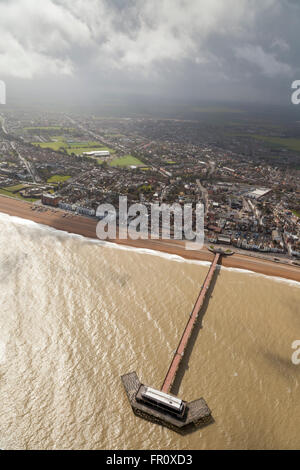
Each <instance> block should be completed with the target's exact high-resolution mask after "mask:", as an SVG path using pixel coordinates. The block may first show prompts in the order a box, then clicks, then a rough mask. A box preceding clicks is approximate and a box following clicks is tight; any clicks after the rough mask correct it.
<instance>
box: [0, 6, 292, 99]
mask: <svg viewBox="0 0 300 470" xmlns="http://www.w3.org/2000/svg"><path fill="white" fill-rule="evenodd" d="M299 21H300V6H299V3H298V2H296V1H292V0H263V1H259V0H226V1H224V0H126V1H125V0H89V1H86V0H43V1H42V2H36V1H34V0H0V37H1V44H0V78H5V79H6V80H9V79H10V78H13V79H17V80H18V83H22V82H24V81H26V84H27V86H28V83H29V84H30V83H31V84H32V85H33V86H34V84H35V85H37V84H38V85H39V86H40V85H41V84H42V83H43V82H44V83H46V82H47V81H48V82H52V83H53V81H54V82H55V84H56V85H55V86H59V84H61V86H62V87H66V88H68V89H69V90H73V89H74V90H77V91H78V90H80V93H84V90H85V91H87V90H88V93H89V94H91V95H92V94H93V93H95V94H97V93H99V92H103V91H105V90H109V91H111V92H113V91H118V92H119V93H120V92H122V91H123V92H124V93H125V92H139V93H145V94H155V95H166V96H169V97H183V98H184V97H187V98H192V97H194V98H196V99H203V98H205V99H206V98H210V99H225V98H227V99H232V100H236V99H240V100H253V99H257V100H260V99H266V100H271V101H274V102H275V101H282V102H286V101H287V100H288V99H289V88H290V84H291V82H292V81H293V80H295V79H297V78H298V79H299V78H300V68H299V65H300V64H299V57H300V54H299V52H300V40H299V39H300V33H299ZM24 83H25V82H24Z"/></svg>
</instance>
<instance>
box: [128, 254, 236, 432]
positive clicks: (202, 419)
mask: <svg viewBox="0 0 300 470" xmlns="http://www.w3.org/2000/svg"><path fill="white" fill-rule="evenodd" d="M211 251H213V250H211ZM223 254H224V255H225V254H227V253H223V252H221V251H220V250H215V251H214V259H213V261H212V263H211V265H210V268H209V270H208V273H207V275H206V278H205V280H204V283H203V285H202V287H201V289H200V293H199V295H198V298H197V300H196V303H195V305H194V308H193V310H192V313H191V314H190V317H189V319H188V322H187V324H186V326H185V329H184V331H183V334H182V336H181V339H180V341H179V344H178V346H177V349H176V351H175V353H174V356H173V359H172V361H171V364H170V366H169V369H168V372H167V375H166V377H165V380H164V382H163V385H162V387H161V391H162V392H163V393H166V394H168V396H169V397H170V399H171V398H172V396H171V395H170V390H171V387H172V384H173V382H174V379H175V377H176V373H177V371H178V368H179V366H180V363H181V361H182V358H183V355H184V352H185V349H186V347H187V344H188V341H189V339H190V336H191V333H192V331H193V328H194V326H195V324H196V321H197V319H198V316H199V312H200V310H201V307H202V305H203V302H204V299H205V296H206V293H207V291H208V289H209V287H210V283H211V281H212V278H213V276H214V273H215V270H216V267H217V264H218V261H219V258H220V257H221V256H222V255H223ZM121 379H122V382H123V386H124V388H125V391H126V394H127V397H128V400H129V402H130V404H131V407H132V409H133V412H134V413H135V414H136V415H137V416H140V417H141V418H144V419H147V420H148V421H152V422H154V423H157V424H161V425H163V426H167V427H169V428H170V429H172V430H174V431H176V432H180V433H185V432H188V431H189V430H190V429H192V428H195V427H201V426H205V425H207V424H209V423H211V422H212V421H213V418H212V416H211V410H210V409H209V407H208V406H207V404H206V402H205V400H204V398H199V399H197V400H194V401H192V402H188V403H187V402H184V403H185V404H186V412H185V414H184V416H183V417H180V416H175V415H174V413H170V412H168V410H166V409H165V410H163V409H161V408H159V407H157V406H154V405H151V404H149V403H147V402H145V401H143V400H141V398H140V397H139V391H140V390H141V387H144V385H143V384H142V383H141V382H140V381H139V379H138V377H137V375H136V373H135V372H130V373H129V374H125V375H122V377H121Z"/></svg>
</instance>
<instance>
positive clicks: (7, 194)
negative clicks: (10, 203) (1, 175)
mask: <svg viewBox="0 0 300 470" xmlns="http://www.w3.org/2000/svg"><path fill="white" fill-rule="evenodd" d="M0 194H3V195H4V196H10V197H14V198H16V199H22V201H28V202H35V201H37V200H38V198H31V197H23V196H21V194H20V193H13V192H12V191H8V190H7V189H0Z"/></svg>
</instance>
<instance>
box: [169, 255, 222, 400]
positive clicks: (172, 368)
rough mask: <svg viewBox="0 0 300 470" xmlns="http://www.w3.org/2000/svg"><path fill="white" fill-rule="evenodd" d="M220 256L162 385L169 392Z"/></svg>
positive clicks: (208, 274)
mask: <svg viewBox="0 0 300 470" xmlns="http://www.w3.org/2000/svg"><path fill="white" fill-rule="evenodd" d="M220 256H221V254H220V253H216V254H215V257H214V260H213V262H212V263H211V265H210V268H209V271H208V273H207V275H206V278H205V280H204V283H203V285H202V287H201V290H200V293H199V295H198V298H197V300H196V303H195V305H194V308H193V310H192V313H191V315H190V318H189V320H188V322H187V324H186V326H185V329H184V331H183V334H182V336H181V339H180V341H179V344H178V346H177V349H176V351H175V353H174V356H173V359H172V362H171V364H170V366H169V369H168V372H167V375H166V377H165V380H164V382H163V385H162V387H161V390H162V391H163V392H165V393H168V392H169V391H170V389H171V387H172V384H173V382H174V379H175V376H176V373H177V371H178V368H179V365H180V363H181V360H182V358H183V355H184V351H185V349H186V346H187V344H188V341H189V338H190V336H191V333H192V330H193V328H194V326H195V323H196V321H197V318H198V315H199V312H200V310H201V307H202V305H203V302H204V299H205V296H206V292H207V291H208V289H209V286H210V283H211V280H212V278H213V275H214V273H215V270H216V266H217V264H218V261H219V258H220Z"/></svg>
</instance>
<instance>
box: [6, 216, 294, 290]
mask: <svg viewBox="0 0 300 470" xmlns="http://www.w3.org/2000/svg"><path fill="white" fill-rule="evenodd" d="M1 221H3V222H9V221H11V222H13V223H15V224H17V225H24V226H28V227H32V228H35V229H37V228H39V229H40V230H44V231H46V232H49V233H53V234H55V235H56V236H59V237H67V238H68V237H71V238H75V239H78V240H81V241H83V242H85V243H91V244H95V245H99V246H103V247H106V248H111V249H115V250H121V251H129V252H135V253H139V254H146V255H151V256H158V257H161V258H164V259H167V260H170V261H176V262H178V263H186V264H192V265H196V266H204V267H209V266H210V264H211V263H210V262H209V261H199V260H190V259H186V258H183V257H182V256H179V255H174V254H170V253H164V252H162V251H158V250H151V249H147V248H138V247H132V246H126V245H121V244H118V243H113V242H107V241H105V240H96V239H93V238H88V237H84V236H82V235H78V234H74V233H70V232H65V231H63V230H57V229H55V228H53V227H50V226H48V225H44V224H39V223H36V222H34V221H32V220H28V219H22V218H21V217H15V216H10V215H7V214H3V213H1V212H0V222H1ZM221 269H222V270H224V271H228V272H236V273H241V274H248V275H251V276H257V277H263V278H266V279H269V280H272V281H275V282H280V283H285V284H288V285H290V286H294V287H299V288H300V282H298V281H295V280H291V279H285V278H281V277H278V276H268V275H266V274H261V273H256V272H254V271H251V270H248V269H241V268H232V267H226V266H222V267H221Z"/></svg>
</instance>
